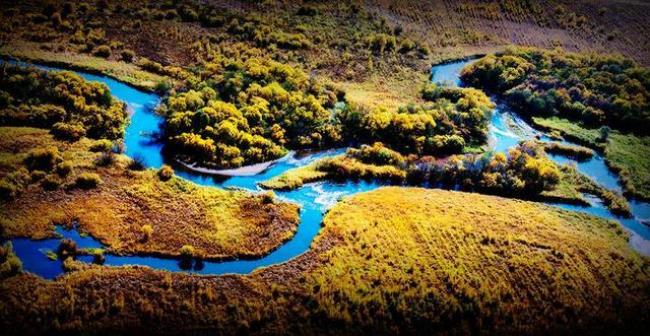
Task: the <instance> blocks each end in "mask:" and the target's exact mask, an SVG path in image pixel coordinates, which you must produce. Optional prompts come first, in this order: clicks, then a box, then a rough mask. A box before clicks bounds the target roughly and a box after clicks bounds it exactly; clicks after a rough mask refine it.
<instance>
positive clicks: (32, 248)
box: [12, 60, 650, 279]
mask: <svg viewBox="0 0 650 336" xmlns="http://www.w3.org/2000/svg"><path fill="white" fill-rule="evenodd" d="M470 62H472V61H471V60H470V61H461V62H455V63H448V64H444V65H440V66H434V67H433V68H432V75H431V80H432V81H434V82H438V83H445V84H447V85H460V84H461V83H460V79H459V73H460V70H461V69H462V68H463V67H464V66H465V65H467V64H468V63H470ZM38 67H39V68H42V69H46V70H60V69H56V68H52V67H45V66H38ZM76 73H77V74H79V75H80V76H82V77H84V78H85V79H87V80H91V81H100V82H103V83H105V84H106V85H107V86H108V87H109V88H110V90H111V93H112V94H113V96H114V97H116V98H117V99H120V100H122V101H124V102H125V103H126V104H127V106H128V109H129V112H130V114H131V118H130V123H129V125H128V126H127V129H126V134H125V139H124V143H125V154H126V155H128V156H130V157H139V158H140V159H141V160H142V161H143V162H144V164H145V165H146V166H147V167H149V168H159V167H160V166H162V164H163V163H164V162H165V160H164V158H163V155H162V144H161V143H160V142H158V141H157V140H156V139H157V137H156V135H157V134H158V132H159V131H160V126H161V123H162V118H161V117H160V116H159V115H157V114H156V113H155V112H154V109H155V107H156V106H157V104H158V103H159V102H160V97H159V96H157V95H155V94H151V93H146V92H143V91H140V90H138V89H135V88H133V87H131V86H129V85H126V84H124V83H121V82H119V81H117V80H114V79H112V78H109V77H105V76H98V75H93V74H87V73H83V72H76ZM536 135H541V138H542V139H543V140H544V139H546V140H548V138H546V137H544V136H543V135H542V134H541V133H540V132H538V131H536V130H534V129H532V128H531V127H530V126H529V125H528V124H527V123H526V122H525V121H524V120H522V119H521V118H519V117H517V116H516V114H514V113H512V112H510V111H509V110H508V109H507V107H506V106H503V105H499V106H498V107H497V108H496V109H495V111H494V113H493V116H492V119H491V126H490V138H491V140H490V142H491V143H492V144H493V148H494V150H495V151H506V150H507V149H508V148H510V147H512V146H515V145H517V144H518V142H519V141H521V140H523V139H529V138H532V137H534V136H536ZM344 151H345V149H344V148H343V149H333V150H329V151H324V152H318V153H311V154H307V155H303V156H300V155H297V154H295V153H292V154H291V155H289V156H288V157H286V158H284V159H282V160H280V161H279V162H277V163H275V164H274V165H273V166H271V167H270V168H268V169H267V170H265V171H264V172H262V173H260V174H257V175H254V176H236V177H219V176H214V175H208V174H202V173H197V172H193V171H189V170H183V169H181V168H178V167H175V168H177V169H176V175H177V176H179V177H182V178H185V179H187V180H190V181H192V182H194V183H196V184H199V185H204V186H211V187H219V188H226V187H234V188H242V189H247V190H250V191H253V192H255V191H259V190H260V189H259V187H258V186H257V183H258V182H261V181H265V180H267V179H269V178H272V177H274V176H278V175H280V174H282V173H283V172H285V171H287V170H289V169H292V168H296V167H300V166H304V165H307V164H309V163H311V162H313V161H314V160H316V159H318V158H322V157H326V156H333V155H338V154H341V153H343V152H344ZM552 158H553V159H554V160H556V161H558V162H560V163H565V162H568V159H566V158H564V157H561V156H552ZM577 167H578V169H579V170H580V171H581V172H583V173H585V174H587V175H588V176H591V177H592V178H594V179H595V180H596V181H598V182H599V183H601V184H602V185H603V186H605V187H607V188H610V189H612V190H616V191H619V190H620V184H619V183H618V180H617V178H616V175H615V174H613V173H611V172H610V171H609V169H608V168H607V167H606V166H605V164H604V161H603V159H602V157H600V156H596V157H594V158H593V159H591V160H589V161H586V162H580V163H577ZM380 186H381V184H380V183H377V182H368V181H360V182H359V181H348V182H344V183H335V182H317V183H312V184H308V185H305V186H303V187H302V188H299V189H296V190H293V191H278V192H276V194H277V195H278V197H280V198H281V199H283V200H286V201H289V202H294V203H296V204H299V205H300V206H301V211H300V224H299V226H298V229H297V232H296V234H295V236H294V237H292V239H290V240H289V241H288V242H286V243H284V244H283V245H281V246H280V247H278V248H277V249H276V250H274V251H273V252H271V253H269V254H268V255H266V256H263V257H260V258H257V259H246V260H226V261H204V262H202V263H199V264H196V263H195V264H194V265H190V266H192V267H191V268H190V269H189V270H188V269H187V265H183V263H182V262H180V261H179V260H178V259H174V258H162V257H155V256H137V255H134V256H119V255H113V254H109V253H107V254H105V263H104V264H105V265H110V266H122V265H142V266H149V267H152V268H156V269H164V270H168V271H178V272H180V271H186V272H193V273H198V274H211V275H218V274H230V273H232V274H248V273H250V272H252V271H253V270H255V269H258V268H260V267H266V266H270V265H275V264H279V263H283V262H286V261H288V260H291V259H292V258H295V257H296V256H298V255H300V254H302V253H304V252H306V251H307V250H309V248H310V245H311V243H312V241H313V239H314V238H315V237H316V235H317V234H318V232H319V230H320V227H321V223H322V219H323V214H324V213H325V212H326V211H327V209H329V207H331V206H332V205H334V204H335V203H336V202H337V201H338V200H339V199H340V198H341V197H345V196H349V195H353V194H356V193H359V192H365V191H370V190H373V189H376V188H378V187H380ZM590 200H591V203H592V206H590V207H586V206H575V205H566V204H557V206H560V207H562V208H565V209H569V210H574V211H582V212H588V213H591V214H594V215H597V216H601V217H605V218H610V219H615V220H619V221H621V223H622V224H623V225H624V227H626V228H627V229H628V230H629V231H630V232H631V233H632V238H631V244H632V246H633V247H634V248H636V249H637V250H639V251H640V252H642V253H645V254H650V244H649V243H648V242H649V239H650V227H648V226H647V225H644V224H642V223H641V222H640V220H641V219H648V218H650V205H649V204H648V203H642V202H636V201H632V202H631V206H632V209H633V213H634V215H635V218H633V219H621V218H617V217H615V216H613V215H612V214H611V213H610V212H609V211H608V210H607V209H606V208H605V207H604V206H603V205H602V203H601V202H600V200H598V199H594V198H590ZM56 233H57V235H58V236H59V237H57V238H52V239H44V240H30V239H24V238H15V239H12V243H13V245H14V250H15V251H16V254H17V255H18V257H19V258H20V259H21V261H22V262H23V268H24V269H25V270H26V271H29V272H32V273H35V274H38V275H40V276H42V277H43V278H46V279H53V278H55V277H56V276H58V275H60V274H62V273H63V268H62V263H61V261H60V260H56V261H53V260H50V259H48V258H47V255H46V253H47V252H48V251H55V250H56V249H57V247H58V245H59V243H60V239H61V238H69V239H72V240H74V241H75V242H76V243H77V246H78V247H80V248H101V247H103V246H102V244H101V243H99V242H98V241H96V240H95V239H93V238H92V237H88V236H82V235H80V234H79V233H78V231H77V230H75V229H69V230H66V229H63V228H61V227H56ZM78 259H79V260H82V261H86V262H90V261H92V257H91V256H79V257H78Z"/></svg>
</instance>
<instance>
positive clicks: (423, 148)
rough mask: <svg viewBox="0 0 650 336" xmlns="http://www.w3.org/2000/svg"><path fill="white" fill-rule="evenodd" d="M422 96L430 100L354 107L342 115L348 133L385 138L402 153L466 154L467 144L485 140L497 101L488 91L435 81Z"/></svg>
mask: <svg viewBox="0 0 650 336" xmlns="http://www.w3.org/2000/svg"><path fill="white" fill-rule="evenodd" d="M422 97H423V98H424V99H425V100H427V101H428V102H427V103H424V104H410V105H408V106H405V107H402V108H400V109H398V110H397V111H392V110H389V109H387V108H383V107H377V108H375V109H372V110H370V111H364V110H362V109H355V108H353V107H348V108H345V109H343V110H342V111H341V112H340V113H339V114H338V118H339V120H340V122H341V124H342V125H343V129H344V133H345V135H346V137H348V138H351V139H356V140H357V141H360V142H365V143H372V142H374V141H380V142H382V143H384V144H385V145H386V146H388V147H390V148H392V149H394V150H397V151H399V152H401V153H409V154H410V153H414V154H420V155H431V154H433V155H444V154H453V153H461V152H462V151H463V148H464V147H465V146H466V145H469V144H475V145H479V144H483V143H484V142H485V140H486V138H487V128H488V121H489V119H490V114H491V110H492V109H493V108H494V103H492V102H491V101H490V99H489V98H488V97H487V96H486V95H485V94H484V93H483V92H481V91H479V90H475V89H471V88H454V87H441V86H436V85H434V84H431V85H429V86H427V87H426V88H424V89H423V90H422Z"/></svg>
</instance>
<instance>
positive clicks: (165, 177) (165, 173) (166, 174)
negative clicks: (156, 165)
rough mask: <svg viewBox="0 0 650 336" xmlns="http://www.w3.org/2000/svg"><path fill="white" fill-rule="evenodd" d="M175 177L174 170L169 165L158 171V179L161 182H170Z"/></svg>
mask: <svg viewBox="0 0 650 336" xmlns="http://www.w3.org/2000/svg"><path fill="white" fill-rule="evenodd" d="M173 176H174V169H172V167H170V166H168V165H163V166H162V167H160V169H159V170H158V178H160V180H161V181H169V180H170V179H171V178H172V177H173Z"/></svg>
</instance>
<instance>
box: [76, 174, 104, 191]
mask: <svg viewBox="0 0 650 336" xmlns="http://www.w3.org/2000/svg"><path fill="white" fill-rule="evenodd" d="M101 183H102V179H101V178H100V177H99V175H97V174H95V173H81V174H79V175H78V176H77V178H76V179H75V185H76V186H77V187H78V188H81V189H93V188H96V187H97V186H99V185H100V184H101Z"/></svg>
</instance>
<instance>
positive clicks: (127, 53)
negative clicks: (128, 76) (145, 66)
mask: <svg viewBox="0 0 650 336" xmlns="http://www.w3.org/2000/svg"><path fill="white" fill-rule="evenodd" d="M121 56H122V60H123V61H124V62H127V63H131V62H133V59H134V58H135V52H133V50H129V49H125V50H122V53H121Z"/></svg>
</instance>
